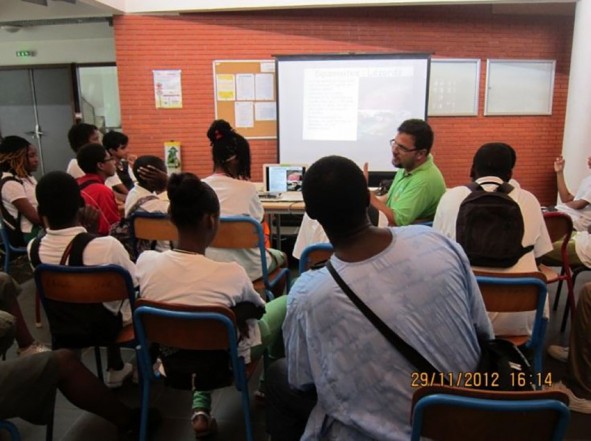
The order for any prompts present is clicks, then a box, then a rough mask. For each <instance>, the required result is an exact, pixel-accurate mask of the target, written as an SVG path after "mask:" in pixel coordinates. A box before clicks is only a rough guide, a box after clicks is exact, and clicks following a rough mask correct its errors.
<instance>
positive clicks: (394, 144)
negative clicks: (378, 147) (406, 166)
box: [390, 139, 421, 153]
mask: <svg viewBox="0 0 591 441" xmlns="http://www.w3.org/2000/svg"><path fill="white" fill-rule="evenodd" d="M390 147H392V148H393V149H398V150H402V151H403V152H404V153H410V152H416V151H417V150H421V149H417V148H414V149H411V148H408V147H405V146H403V145H402V144H398V143H397V142H396V140H395V139H391V140H390Z"/></svg>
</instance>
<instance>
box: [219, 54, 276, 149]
mask: <svg viewBox="0 0 591 441" xmlns="http://www.w3.org/2000/svg"><path fill="white" fill-rule="evenodd" d="M213 83H214V100H215V117H216V119H225V120H226V121H228V122H229V123H230V124H231V125H232V127H234V128H236V130H237V131H238V132H239V133H240V134H241V135H242V136H244V137H245V138H249V139H257V138H259V139H273V138H276V137H277V102H276V100H277V91H276V82H275V60H214V62H213Z"/></svg>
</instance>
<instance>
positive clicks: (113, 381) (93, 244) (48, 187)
mask: <svg viewBox="0 0 591 441" xmlns="http://www.w3.org/2000/svg"><path fill="white" fill-rule="evenodd" d="M99 147H100V148H101V149H103V151H104V148H103V147H102V146H99ZM109 191H110V190H109ZM36 194H37V200H38V201H39V207H38V211H39V216H41V217H42V218H43V220H44V221H45V224H46V225H47V234H46V235H45V236H43V238H41V239H40V240H39V242H38V243H37V244H36V243H35V242H36V241H32V242H31V243H30V244H29V259H30V260H31V263H32V264H33V265H35V263H48V264H52V265H59V264H60V262H61V261H62V259H63V256H64V254H65V253H67V252H68V251H67V250H68V249H70V248H72V247H71V244H72V243H73V241H74V239H75V238H76V237H78V236H79V235H80V234H82V233H87V230H86V228H84V227H83V226H82V225H81V221H82V220H81V219H80V218H79V209H80V207H81V206H83V205H84V201H83V199H82V197H81V195H80V188H79V187H78V184H77V183H76V180H75V179H74V178H73V177H72V176H70V175H68V174H67V173H64V172H61V171H53V172H49V173H47V174H46V175H44V176H43V177H42V178H41V179H40V180H39V184H38V185H37V189H36ZM89 208H90V207H87V209H89ZM90 210H91V211H92V209H90ZM95 216H96V213H95ZM94 220H95V222H96V217H95V219H94ZM34 246H38V249H37V252H36V253H35V252H34V248H35V247H34ZM35 254H37V255H35ZM72 254H74V253H72ZM66 256H68V255H67V254H66ZM68 263H69V257H68V258H67V259H66V261H65V262H64V264H66V265H67V264H68ZM82 264H83V265H84V266H91V265H109V264H113V265H119V266H120V267H122V268H124V269H125V270H127V271H128V272H129V274H130V275H131V279H132V281H133V283H134V286H137V282H136V276H135V272H136V271H135V265H134V264H133V262H132V261H131V260H130V259H129V255H128V254H127V251H126V250H125V248H124V247H123V245H122V244H121V242H119V241H118V240H117V239H115V238H114V237H111V236H106V237H94V238H92V239H91V240H90V242H88V244H87V245H86V246H85V247H84V248H83V250H82ZM103 306H104V307H105V309H107V310H108V311H109V312H110V313H112V314H113V315H114V316H116V317H119V318H120V321H121V325H126V324H129V323H131V308H130V306H129V302H128V301H127V300H125V301H123V302H122V301H113V302H105V303H103ZM107 370H108V373H107V379H106V383H107V386H109V387H119V386H121V384H122V383H123V381H124V380H125V379H126V378H128V377H130V376H131V374H132V373H133V366H132V365H131V363H124V362H123V360H122V358H121V352H120V349H119V347H118V346H108V347H107Z"/></svg>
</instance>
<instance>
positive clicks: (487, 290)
mask: <svg viewBox="0 0 591 441" xmlns="http://www.w3.org/2000/svg"><path fill="white" fill-rule="evenodd" d="M474 273H475V274H476V280H477V281H478V287H479V288H480V292H481V294H482V299H483V300H484V306H485V308H486V310H487V311H488V312H524V311H535V312H536V313H535V318H534V323H533V329H532V335H531V338H530V339H529V340H528V341H527V343H526V347H528V348H529V347H532V346H533V347H538V345H540V344H542V342H543V340H544V334H545V331H546V326H545V323H544V304H545V302H546V296H547V295H548V291H547V286H546V278H545V277H544V275H543V274H542V273H540V272H531V273H486V272H480V271H475V272H474Z"/></svg>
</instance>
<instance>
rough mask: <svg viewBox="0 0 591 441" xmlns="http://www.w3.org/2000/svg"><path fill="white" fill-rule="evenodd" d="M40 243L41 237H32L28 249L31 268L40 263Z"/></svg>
mask: <svg viewBox="0 0 591 441" xmlns="http://www.w3.org/2000/svg"><path fill="white" fill-rule="evenodd" d="M40 245H41V238H40V237H36V238H35V239H33V242H32V243H31V248H30V249H29V261H30V262H31V266H32V267H33V268H36V267H38V266H39V265H41V259H40V258H39V246H40Z"/></svg>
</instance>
